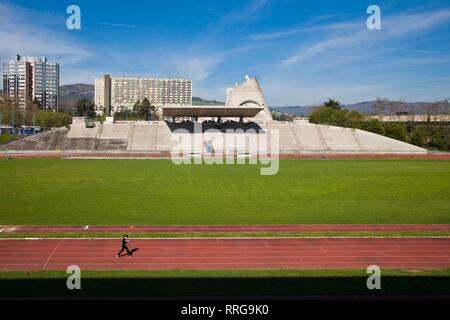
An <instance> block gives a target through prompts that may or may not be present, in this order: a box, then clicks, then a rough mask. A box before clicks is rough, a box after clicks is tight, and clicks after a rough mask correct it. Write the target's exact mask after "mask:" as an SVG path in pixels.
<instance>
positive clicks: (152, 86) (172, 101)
mask: <svg viewBox="0 0 450 320" xmlns="http://www.w3.org/2000/svg"><path fill="white" fill-rule="evenodd" d="M104 77H105V76H103V77H100V78H97V79H96V81H95V96H96V98H95V104H96V107H97V108H100V106H102V99H103V98H101V97H105V96H107V92H110V101H111V113H114V112H116V111H120V110H123V109H125V108H127V109H131V108H132V107H133V105H134V104H135V103H136V102H138V101H142V100H143V99H144V98H147V99H148V100H149V101H150V103H151V104H153V105H155V106H165V105H191V104H192V80H191V79H187V78H152V77H111V78H110V79H111V80H110V89H108V85H107V81H105V78H104ZM105 92H106V94H105ZM97 97H98V99H97Z"/></svg>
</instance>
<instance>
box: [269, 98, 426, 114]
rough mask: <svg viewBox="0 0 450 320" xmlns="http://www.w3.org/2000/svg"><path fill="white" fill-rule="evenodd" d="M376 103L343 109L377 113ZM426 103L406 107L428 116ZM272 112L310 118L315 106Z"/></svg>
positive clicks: (358, 104) (364, 103) (359, 103)
mask: <svg viewBox="0 0 450 320" xmlns="http://www.w3.org/2000/svg"><path fill="white" fill-rule="evenodd" d="M374 105H375V101H364V102H358V103H353V104H344V105H343V106H342V107H343V108H344V109H347V110H356V111H359V112H361V113H365V114H371V113H375V110H374ZM426 105H428V103H426V102H407V103H406V106H407V107H408V108H412V109H413V110H414V112H415V113H416V114H426V110H425V106H426ZM269 109H270V111H277V112H282V113H286V114H292V115H295V116H308V115H310V114H311V112H312V110H313V109H314V106H282V107H269Z"/></svg>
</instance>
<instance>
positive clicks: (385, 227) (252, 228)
mask: <svg viewBox="0 0 450 320" xmlns="http://www.w3.org/2000/svg"><path fill="white" fill-rule="evenodd" d="M352 231H384V232H392V231H425V232H428V231H429V232H431V231H443V232H445V231H447V232H450V224H296V225H295V224H293V225H171V226H42V225H36V226H7V225H3V226H2V225H0V232H5V233H9V232H130V233H131V232H149V233H152V232H352Z"/></svg>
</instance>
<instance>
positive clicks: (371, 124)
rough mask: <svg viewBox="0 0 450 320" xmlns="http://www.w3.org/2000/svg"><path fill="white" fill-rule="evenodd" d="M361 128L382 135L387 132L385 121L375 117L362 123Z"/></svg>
mask: <svg viewBox="0 0 450 320" xmlns="http://www.w3.org/2000/svg"><path fill="white" fill-rule="evenodd" d="M361 129H363V130H366V131H370V132H373V133H377V134H381V135H384V134H385V130H384V126H383V122H381V121H380V120H378V119H373V118H372V119H369V120H366V121H365V122H364V123H363V124H362V126H361Z"/></svg>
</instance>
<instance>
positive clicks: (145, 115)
mask: <svg viewBox="0 0 450 320" xmlns="http://www.w3.org/2000/svg"><path fill="white" fill-rule="evenodd" d="M114 119H117V120H147V121H148V120H159V119H160V116H159V114H158V108H157V107H156V106H154V105H153V104H151V103H150V101H149V100H148V99H147V98H144V99H143V100H142V101H137V102H136V103H135V104H134V105H133V109H132V110H129V109H128V108H125V107H122V108H119V111H116V112H115V113H114Z"/></svg>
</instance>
